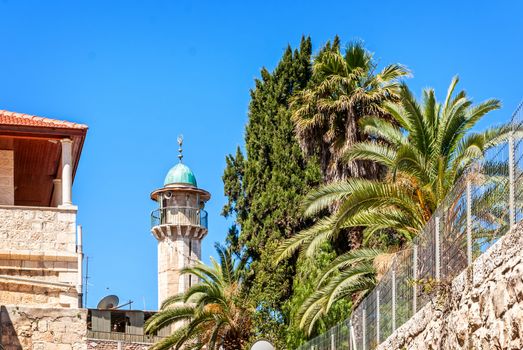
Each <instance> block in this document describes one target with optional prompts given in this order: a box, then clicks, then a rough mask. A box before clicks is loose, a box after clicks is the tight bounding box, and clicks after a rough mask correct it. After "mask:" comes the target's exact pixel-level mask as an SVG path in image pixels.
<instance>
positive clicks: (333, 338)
mask: <svg viewBox="0 0 523 350" xmlns="http://www.w3.org/2000/svg"><path fill="white" fill-rule="evenodd" d="M331 350H336V337H334V333H333V334H331Z"/></svg>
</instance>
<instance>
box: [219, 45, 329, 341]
mask: <svg viewBox="0 0 523 350" xmlns="http://www.w3.org/2000/svg"><path fill="white" fill-rule="evenodd" d="M311 51H312V49H311V40H310V38H303V39H302V41H301V43H300V47H299V49H297V50H292V49H291V47H288V48H287V49H286V50H285V52H284V54H283V57H282V59H281V61H280V62H279V64H278V65H277V67H276V68H275V69H274V71H272V72H269V71H268V70H267V69H265V68H263V69H262V70H261V78H260V79H256V81H255V88H254V89H253V90H251V101H250V105H249V115H248V116H249V119H248V124H247V127H246V134H245V152H246V156H244V154H243V153H242V151H241V149H240V148H238V149H237V151H236V154H234V155H229V156H227V158H226V163H227V166H226V169H225V171H224V175H223V181H224V191H225V195H226V196H227V198H228V202H227V203H226V205H225V206H224V208H223V215H224V216H226V217H232V218H233V219H234V220H235V226H234V227H233V228H231V230H230V232H229V236H228V239H227V241H228V244H229V245H230V246H232V247H233V248H234V249H235V250H236V251H237V252H240V251H241V252H242V254H243V255H244V256H247V257H249V259H250V264H249V271H248V272H247V274H248V276H247V284H248V294H249V299H251V300H253V301H254V302H255V304H256V306H257V313H256V315H255V319H254V322H255V328H256V329H255V331H256V332H257V333H259V334H263V335H264V336H268V337H272V338H273V340H274V341H277V342H278V341H280V344H281V341H282V338H279V339H278V337H283V336H282V334H283V333H284V332H282V327H285V326H284V324H285V323H286V321H287V319H288V316H287V315H285V313H284V312H282V306H283V303H284V301H285V300H286V299H288V298H289V297H290V295H291V293H292V285H293V275H294V262H293V261H288V262H286V263H285V264H280V265H278V266H276V265H274V264H273V260H274V251H275V250H276V248H277V247H278V246H279V244H280V243H281V242H282V241H283V240H284V239H286V238H289V237H291V236H292V235H293V234H294V233H295V232H298V231H299V230H301V229H303V228H304V227H305V222H304V219H303V218H302V215H300V203H301V201H302V199H303V197H304V195H305V194H306V193H307V192H308V191H309V190H310V189H311V188H312V187H314V186H316V185H317V184H318V183H319V180H320V178H321V175H320V171H319V166H318V165H317V164H316V163H315V162H314V160H311V161H309V162H306V161H305V160H304V158H303V156H302V152H301V150H300V147H299V145H298V142H297V140H296V138H295V135H294V125H293V123H292V121H291V114H290V109H289V103H290V102H289V101H290V97H291V96H292V95H293V94H294V93H295V91H297V90H299V89H303V88H304V87H305V86H306V85H307V83H308V81H309V79H310V77H311V74H312V71H311Z"/></svg>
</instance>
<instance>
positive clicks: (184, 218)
mask: <svg viewBox="0 0 523 350" xmlns="http://www.w3.org/2000/svg"><path fill="white" fill-rule="evenodd" d="M161 225H175V226H196V227H200V228H204V229H207V228H208V227H207V212H206V211H205V210H203V209H197V208H191V207H165V208H160V209H156V210H154V211H153V212H152V213H151V227H152V228H154V227H156V226H161Z"/></svg>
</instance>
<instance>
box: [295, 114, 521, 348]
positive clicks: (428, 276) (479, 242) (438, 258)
mask: <svg viewBox="0 0 523 350" xmlns="http://www.w3.org/2000/svg"><path fill="white" fill-rule="evenodd" d="M510 125H511V127H512V130H513V132H511V133H510V135H511V136H510V137H509V138H508V139H507V140H504V141H503V142H502V143H501V144H500V145H499V146H497V147H494V148H491V149H489V150H488V152H487V154H486V155H485V157H484V159H482V160H481V161H478V162H476V163H474V164H473V165H472V166H471V167H469V169H468V170H467V171H466V173H465V174H464V175H463V176H462V178H461V179H460V181H458V182H457V184H455V186H454V188H453V189H452V191H451V192H450V193H449V194H448V195H447V196H446V197H445V199H444V200H443V201H442V203H441V204H440V206H439V207H438V209H437V210H436V211H435V212H434V214H433V215H432V217H431V219H430V220H429V221H428V222H427V224H426V225H425V227H424V229H423V231H422V232H421V233H420V234H419V235H418V236H417V237H416V238H415V239H414V240H413V242H412V245H411V246H409V247H407V248H406V249H404V250H402V251H400V252H398V253H397V254H396V255H395V256H394V258H393V261H392V263H391V266H390V268H389V270H388V271H387V272H386V273H385V274H384V276H383V277H382V278H381V279H380V281H379V283H378V285H377V286H376V287H375V288H374V289H373V290H372V291H371V292H370V293H369V294H368V295H367V296H366V297H365V298H364V299H363V300H362V301H361V303H359V304H358V306H357V307H356V308H355V309H354V310H353V311H352V315H351V317H350V318H349V319H347V320H345V321H343V322H342V323H340V324H338V325H336V326H334V327H332V328H331V329H330V330H329V331H328V332H326V333H324V334H322V335H320V336H318V337H316V338H314V339H312V340H310V341H309V342H307V343H305V344H303V345H302V346H300V347H299V349H300V350H308V349H311V350H324V349H329V350H335V349H348V350H371V349H374V348H376V347H377V346H378V345H379V344H380V343H381V342H382V341H384V340H385V339H387V337H388V336H390V335H391V334H392V333H393V332H394V331H395V330H396V329H397V328H398V327H400V326H401V325H403V324H404V323H405V322H407V321H408V320H409V319H410V318H411V317H412V316H413V315H414V314H415V313H416V312H417V311H418V310H420V309H421V308H422V307H423V306H425V305H426V304H427V303H428V302H429V301H430V296H431V294H433V293H435V292H437V290H438V289H439V288H441V286H443V285H445V284H446V283H448V282H450V281H451V280H452V279H454V277H456V276H457V275H458V274H460V273H461V272H462V271H463V270H464V269H465V268H466V267H467V266H469V265H470V264H471V263H472V262H473V261H474V260H475V258H477V257H478V256H479V255H481V254H482V253H483V252H485V250H487V249H488V248H489V247H490V246H491V245H492V244H494V243H495V242H496V241H497V240H498V239H499V237H501V236H502V235H503V234H505V233H506V232H508V231H509V230H510V229H511V228H512V227H513V226H514V224H515V223H516V222H518V221H520V220H521V218H523V183H521V182H522V180H523V179H522V178H521V177H522V176H523V171H522V167H523V138H521V135H520V132H519V130H521V129H522V125H523V108H522V105H520V106H519V107H518V109H517V110H516V111H515V113H514V115H513V116H512V121H511V124H510ZM516 130H517V131H516Z"/></svg>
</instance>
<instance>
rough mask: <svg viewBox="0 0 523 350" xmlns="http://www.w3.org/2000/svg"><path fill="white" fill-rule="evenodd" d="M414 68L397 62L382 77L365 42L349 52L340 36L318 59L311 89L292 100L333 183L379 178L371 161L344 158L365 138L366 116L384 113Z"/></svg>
mask: <svg viewBox="0 0 523 350" xmlns="http://www.w3.org/2000/svg"><path fill="white" fill-rule="evenodd" d="M408 74H409V72H408V70H407V69H406V68H405V67H403V66H401V65H399V64H392V65H389V66H387V67H385V68H384V69H383V70H381V71H380V72H379V73H376V64H375V62H374V60H373V58H372V54H371V53H369V52H368V51H367V50H366V49H365V48H364V47H363V44H362V43H361V42H354V43H351V44H350V45H349V46H348V47H347V49H346V50H345V52H344V53H342V52H341V51H340V48H339V38H338V37H336V38H335V39H334V42H333V44H332V46H331V44H330V43H327V45H326V46H325V47H324V48H323V50H322V51H321V52H320V53H319V54H318V56H317V57H316V58H315V60H314V64H313V75H312V79H311V83H310V85H309V86H308V87H307V88H306V89H304V90H302V91H299V92H297V94H296V95H295V97H294V98H293V100H292V103H291V107H292V119H293V121H294V123H295V126H296V134H297V137H298V140H299V143H300V146H301V148H302V150H303V151H304V153H305V155H306V156H319V158H320V163H321V169H322V173H323V174H324V177H325V180H326V181H327V182H331V181H336V180H341V179H345V178H347V177H354V176H357V177H359V176H363V177H369V176H370V177H375V176H376V174H377V173H378V171H377V169H376V168H373V167H369V164H368V163H366V162H348V163H347V162H344V161H343V160H342V159H341V155H342V154H343V153H344V151H345V150H346V149H347V148H348V147H350V146H351V145H353V144H354V143H356V142H358V141H362V140H363V139H364V135H363V134H362V133H360V131H359V130H358V126H357V125H358V121H359V119H360V118H361V117H363V116H365V115H384V113H383V111H382V110H381V108H380V107H381V105H382V104H383V102H385V101H395V100H397V98H398V88H399V83H398V79H400V78H402V77H405V76H408Z"/></svg>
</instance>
